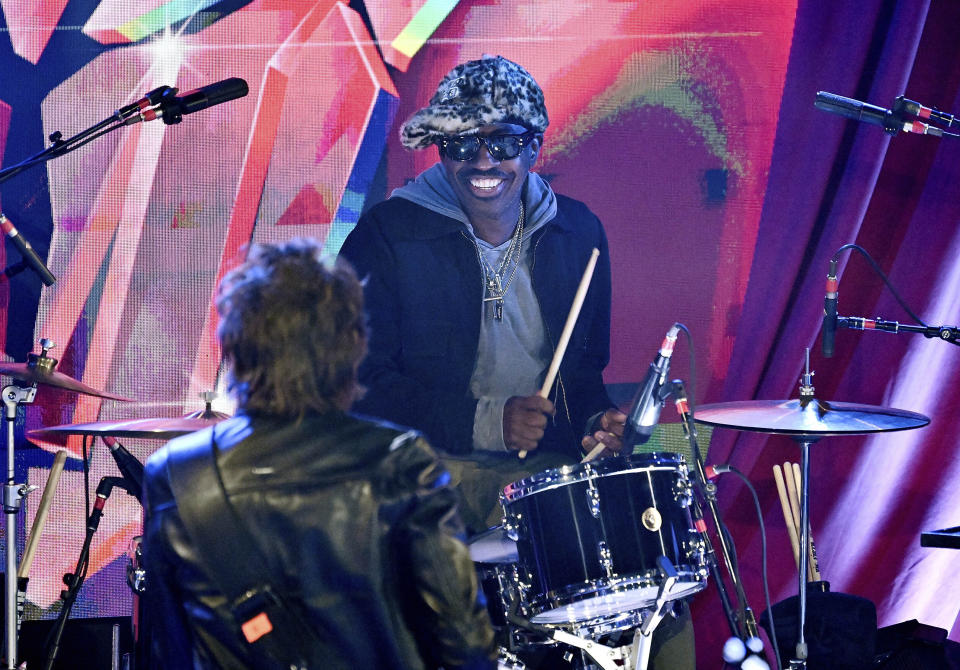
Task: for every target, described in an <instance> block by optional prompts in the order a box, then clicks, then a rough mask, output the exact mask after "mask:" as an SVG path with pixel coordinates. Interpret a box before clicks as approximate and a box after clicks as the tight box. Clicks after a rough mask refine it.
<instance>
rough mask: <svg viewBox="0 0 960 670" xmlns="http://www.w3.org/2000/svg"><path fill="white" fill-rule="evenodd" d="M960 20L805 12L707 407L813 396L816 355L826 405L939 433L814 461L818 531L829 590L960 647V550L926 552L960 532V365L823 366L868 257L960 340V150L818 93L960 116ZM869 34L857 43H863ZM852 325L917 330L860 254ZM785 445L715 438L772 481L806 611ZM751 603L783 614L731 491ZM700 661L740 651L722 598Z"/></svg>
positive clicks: (952, 360)
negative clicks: (789, 528)
mask: <svg viewBox="0 0 960 670" xmlns="http://www.w3.org/2000/svg"><path fill="white" fill-rule="evenodd" d="M958 24H960V6H958V5H956V4H954V3H942V2H941V3H933V4H928V3H926V2H923V3H921V2H880V1H868V2H860V3H839V4H836V5H831V6H830V9H829V10H826V9H824V6H823V5H822V3H814V2H801V3H800V7H799V8H798V15H797V23H796V30H795V34H794V42H793V46H792V51H791V55H790V63H789V67H788V73H787V83H786V87H785V90H784V96H783V101H782V105H781V111H780V117H779V125H778V128H777V139H776V143H775V149H774V155H773V162H772V166H771V174H770V180H769V184H768V189H767V193H766V199H765V203H764V210H763V214H762V217H761V223H760V232H759V236H758V241H757V247H756V252H755V256H754V262H753V266H752V269H751V276H750V283H749V287H748V291H747V294H746V298H745V302H744V308H743V313H742V317H741V319H740V322H739V330H738V332H737V337H736V346H735V349H734V353H733V357H732V360H731V365H730V368H729V371H728V374H727V378H726V382H725V386H724V388H723V392H722V394H721V395H720V396H718V397H712V398H707V401H708V402H713V401H721V400H723V401H731V400H750V399H757V400H777V399H784V398H796V397H797V395H798V388H797V381H798V379H799V376H800V374H801V372H802V363H803V356H804V348H805V347H811V349H812V354H811V359H812V367H813V368H814V369H815V371H816V375H815V377H814V384H815V386H816V395H817V397H818V398H820V399H824V400H837V401H847V402H857V403H866V404H872V405H881V406H884V407H897V408H901V409H908V410H913V411H917V412H921V413H923V414H926V415H927V416H929V417H931V424H930V425H929V426H928V427H927V428H924V429H920V430H913V431H907V432H898V433H881V434H876V435H873V436H868V437H828V438H824V439H822V440H821V441H819V442H818V443H817V444H815V445H814V446H813V448H812V450H811V480H810V481H811V521H812V528H813V536H814V539H815V541H816V544H817V550H818V553H819V561H820V569H821V572H822V575H823V578H824V579H825V580H827V581H829V582H830V583H831V589H832V590H833V591H842V592H845V593H851V594H855V595H859V596H862V597H865V598H869V599H870V600H872V601H873V602H874V603H875V604H876V605H877V610H878V618H879V625H880V626H885V625H890V624H894V623H898V622H900V621H904V620H908V619H918V620H920V621H921V622H923V623H926V624H930V625H933V626H938V627H941V628H945V629H947V630H948V631H952V633H951V637H952V639H960V629H958V623H957V622H958V618H957V615H958V609H960V583H958V582H957V579H956V575H957V572H958V571H960V551H955V550H951V549H939V548H923V547H921V546H920V534H921V532H922V531H925V530H934V529H939V528H945V527H949V526H957V525H960V487H957V486H956V485H955V484H956V482H957V481H958V474H960V459H958V458H957V457H956V456H955V451H956V450H955V447H954V439H955V437H954V436H955V435H956V434H957V427H958V426H957V423H958V412H957V410H956V407H957V405H958V402H960V391H958V390H957V388H958V384H957V382H958V381H960V364H958V363H960V350H958V349H957V348H956V347H955V346H953V345H951V344H949V343H945V342H940V341H937V340H930V339H925V338H924V337H922V336H920V335H910V334H900V335H889V334H883V333H870V332H864V333H860V332H855V331H848V330H842V331H840V332H839V333H838V334H837V341H836V354H835V356H834V357H832V358H830V359H826V358H824V357H823V356H822V355H821V353H820V350H819V347H820V341H819V337H818V336H819V329H820V324H821V320H822V309H823V307H822V306H823V295H824V280H825V276H826V274H827V270H828V261H829V259H830V257H831V256H833V254H834V252H835V251H836V250H837V249H838V248H839V247H840V246H841V245H843V244H845V243H850V242H856V243H857V244H859V245H861V246H863V247H864V248H865V249H866V250H867V251H868V252H869V253H870V254H871V255H872V256H873V257H874V258H875V259H876V260H877V261H878V262H879V264H880V266H881V267H882V268H883V270H884V271H885V272H887V273H888V274H889V275H890V278H891V280H892V282H893V283H894V285H895V286H896V287H897V289H898V291H899V292H900V293H901V295H902V296H903V297H904V299H905V300H906V301H907V303H908V304H909V305H910V306H911V307H912V309H913V310H914V311H915V312H917V313H918V314H919V315H920V316H921V318H923V319H924V320H925V321H926V322H927V323H929V324H948V325H949V324H953V325H956V324H957V323H958V322H960V260H958V259H960V227H958V225H957V223H958V220H960V139H953V138H944V139H942V140H937V139H935V138H932V137H921V136H918V135H909V136H908V135H901V136H899V137H896V138H894V139H890V138H889V136H887V135H885V134H884V133H883V131H882V129H880V128H878V127H876V126H868V125H866V124H857V123H855V122H852V121H845V120H843V119H841V118H839V117H836V116H831V115H827V114H825V113H823V112H820V111H816V110H815V109H814V106H813V101H814V96H815V93H816V92H817V91H819V90H825V91H830V92H833V93H837V94H839V95H845V96H848V97H853V98H856V99H859V100H864V101H869V102H872V103H874V104H877V105H882V106H884V107H889V106H891V105H892V102H893V99H894V98H895V97H896V96H897V95H900V94H904V95H906V97H908V98H910V99H913V100H917V101H920V102H922V103H924V104H928V105H931V106H934V107H937V108H939V109H941V110H944V111H948V112H950V111H960V96H958V91H960V67H958V64H960V43H958V42H957V40H956V33H955V29H956V26H957V25H958ZM851 27H852V28H851ZM840 269H841V274H840V300H839V313H840V314H841V315H846V316H865V317H868V318H871V317H875V316H879V317H882V318H885V319H889V320H897V321H901V322H905V323H907V322H911V319H910V318H909V317H908V316H907V315H906V314H905V313H904V312H903V310H902V309H901V308H900V307H899V306H898V305H897V304H896V302H895V300H894V299H893V297H892V296H891V294H890V292H889V291H888V290H887V289H886V288H885V287H884V286H883V284H882V281H881V280H880V279H879V278H878V277H877V276H876V275H875V274H874V273H873V271H872V270H871V269H870V268H869V267H868V265H867V263H866V262H864V260H863V258H862V257H861V256H859V255H858V254H854V255H853V256H851V255H850V252H845V253H844V254H843V255H842V256H841V264H840ZM799 459H800V450H799V448H798V446H797V444H796V443H795V442H793V441H792V440H790V439H789V438H786V437H782V436H767V435H761V434H749V433H738V432H735V431H731V430H727V429H718V430H716V431H715V432H714V437H713V443H712V445H711V453H710V458H709V460H710V461H711V462H730V463H732V464H734V465H735V466H737V467H738V468H740V469H741V470H742V471H744V472H745V473H746V474H747V475H748V476H749V477H750V479H751V480H752V481H753V482H754V484H755V486H756V487H757V489H758V492H759V494H760V498H761V505H762V508H763V510H764V513H765V519H764V521H765V523H766V527H767V533H768V538H769V542H770V558H769V561H768V563H769V566H770V583H771V591H772V597H773V599H774V601H778V600H781V599H783V598H785V597H788V596H790V595H793V594H795V593H796V588H797V586H796V570H795V568H794V567H793V560H792V554H791V551H790V547H789V544H788V542H787V534H786V530H785V527H784V522H783V517H782V514H781V512H780V505H779V502H778V499H777V493H776V488H775V485H774V481H773V477H772V473H771V470H772V466H773V465H774V464H775V463H782V462H784V461H787V460H790V461H794V462H799ZM720 491H721V496H720V498H721V504H722V508H723V510H724V514H725V518H726V521H727V523H728V525H729V526H730V528H731V532H732V534H733V536H734V538H735V540H736V542H737V546H738V549H739V551H740V559H741V566H742V567H743V570H744V575H743V578H744V582H745V585H746V588H747V595H748V600H749V602H750V604H751V606H752V607H753V609H754V610H755V611H756V612H757V613H758V614H759V612H760V611H761V610H762V609H763V608H764V604H763V594H762V591H761V581H760V569H759V566H760V535H759V529H758V524H757V520H756V518H755V514H754V511H753V505H752V504H751V502H750V498H749V494H748V492H747V491H746V490H745V489H744V488H743V487H742V486H741V485H740V483H739V482H738V481H737V480H735V479H733V478H732V477H731V478H730V481H727V480H725V479H724V480H721V483H720ZM694 612H695V622H696V629H697V635H698V650H699V652H700V653H699V657H700V658H701V659H702V660H703V661H704V662H707V661H708V660H709V659H710V658H711V657H713V656H716V653H715V650H716V649H717V648H718V647H717V645H718V644H719V643H720V640H721V639H722V638H723V637H726V635H727V634H728V631H727V627H726V624H725V623H724V620H723V618H722V615H721V614H720V610H719V605H718V601H717V598H716V597H715V596H714V595H713V593H712V590H711V593H710V595H708V596H706V597H702V598H699V599H698V600H697V601H696V602H695V607H694Z"/></svg>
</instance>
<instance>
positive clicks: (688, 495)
mask: <svg viewBox="0 0 960 670" xmlns="http://www.w3.org/2000/svg"><path fill="white" fill-rule="evenodd" d="M673 499H674V501H675V502H676V503H677V504H678V505H680V507H689V506H690V503H691V502H693V490H692V489H691V487H690V480H688V479H687V478H686V477H679V478H678V479H677V481H676V482H675V483H674V485H673Z"/></svg>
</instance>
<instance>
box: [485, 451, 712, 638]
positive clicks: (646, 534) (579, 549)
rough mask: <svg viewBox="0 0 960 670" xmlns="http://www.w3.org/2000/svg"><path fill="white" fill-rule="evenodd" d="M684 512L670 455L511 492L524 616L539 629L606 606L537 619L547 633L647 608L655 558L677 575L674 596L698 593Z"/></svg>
mask: <svg viewBox="0 0 960 670" xmlns="http://www.w3.org/2000/svg"><path fill="white" fill-rule="evenodd" d="M689 502H690V486H689V483H688V480H687V468H686V465H685V463H684V461H683V457H682V456H680V455H678V454H668V453H657V454H642V455H638V456H632V457H629V458H616V459H607V460H605V461H601V462H599V463H597V464H595V465H591V464H589V463H588V464H581V465H579V466H567V467H564V468H558V469H556V470H552V471H546V472H543V473H539V474H537V475H534V476H533V477H531V478H528V479H525V480H521V481H519V482H516V483H514V484H511V485H509V486H508V487H506V488H505V489H504V493H503V496H502V497H501V503H502V505H503V508H504V526H505V527H507V528H508V529H509V533H510V534H511V535H512V536H515V539H516V542H517V554H518V557H519V558H518V578H519V579H520V584H521V586H520V591H521V594H522V601H523V604H524V606H525V607H524V609H526V610H527V611H528V612H529V613H530V614H532V615H534V616H533V619H534V621H537V620H538V617H537V615H540V614H542V613H545V612H547V613H549V612H550V611H551V610H553V609H555V608H562V607H565V606H569V605H571V604H573V603H576V602H578V601H588V600H589V599H591V598H598V597H599V598H606V599H607V602H605V603H603V604H600V603H601V601H600V600H597V601H596V603H597V604H600V607H599V609H598V608H596V607H592V606H590V605H589V604H588V606H587V607H586V608H585V609H582V608H574V609H571V608H567V610H569V611H568V612H567V613H566V614H565V615H564V616H562V617H560V618H559V619H558V618H557V617H556V616H550V615H549V614H548V615H546V617H545V618H543V617H541V621H542V622H544V623H547V622H557V621H560V620H567V619H570V620H579V618H582V617H586V616H595V615H597V614H598V613H599V614H600V615H603V616H607V615H612V614H614V613H615V612H614V610H620V608H622V607H627V608H630V607H645V606H648V605H649V604H652V602H653V600H655V597H656V590H657V589H656V587H657V584H658V583H659V582H660V581H661V579H662V578H661V576H660V575H659V572H658V570H657V566H656V559H657V557H658V556H660V555H663V556H666V557H667V558H668V559H669V560H670V562H671V563H673V565H674V566H675V567H677V568H678V570H679V571H680V572H681V582H683V583H682V584H681V589H680V590H679V591H678V592H682V593H690V592H693V591H696V590H699V589H700V588H703V584H702V578H703V576H702V574H701V573H702V570H701V567H702V562H703V561H702V547H701V545H700V543H699V538H698V534H697V533H696V531H695V530H694V528H693V523H692V520H691V516H690V511H689ZM615 592H616V594H617V595H616V596H615V597H614V598H612V599H610V598H608V596H607V594H611V593H615ZM624 592H626V594H624ZM581 615H582V616H581Z"/></svg>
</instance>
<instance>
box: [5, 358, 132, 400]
mask: <svg viewBox="0 0 960 670" xmlns="http://www.w3.org/2000/svg"><path fill="white" fill-rule="evenodd" d="M0 375H9V376H10V377H13V378H14V379H20V380H22V381H24V382H26V383H28V384H44V385H46V386H55V387H57V388H61V389H66V390H67V391H73V392H75V393H83V394H85V395H95V396H99V397H101V398H109V399H111V400H120V401H122V402H131V399H130V398H124V397H123V396H119V395H114V394H112V393H107V392H106V391H100V390H99V389H95V388H93V387H92V386H88V385H87V384H84V383H83V382H81V381H78V380H76V379H74V378H73V377H70V376H69V375H65V374H63V373H62V372H58V371H57V370H53V369H50V370H47V369H45V368H44V367H43V366H37V365H32V364H30V363H0Z"/></svg>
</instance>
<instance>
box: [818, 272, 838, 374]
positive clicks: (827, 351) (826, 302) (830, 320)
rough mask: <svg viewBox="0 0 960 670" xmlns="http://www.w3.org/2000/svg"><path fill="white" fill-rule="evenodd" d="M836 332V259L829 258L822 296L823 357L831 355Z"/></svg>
mask: <svg viewBox="0 0 960 670" xmlns="http://www.w3.org/2000/svg"><path fill="white" fill-rule="evenodd" d="M836 334H837V261H836V259H832V258H831V259H830V269H829V270H828V271H827V292H826V295H825V296H824V298H823V336H822V339H821V342H820V344H821V346H822V350H823V357H824V358H830V357H832V356H833V339H834V336H835V335H836Z"/></svg>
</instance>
